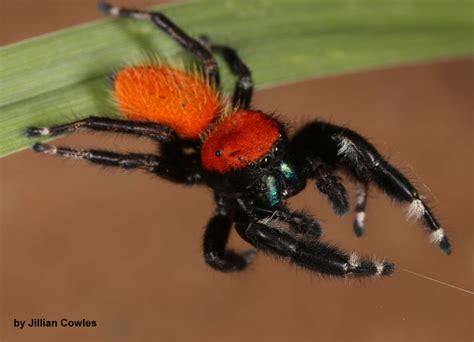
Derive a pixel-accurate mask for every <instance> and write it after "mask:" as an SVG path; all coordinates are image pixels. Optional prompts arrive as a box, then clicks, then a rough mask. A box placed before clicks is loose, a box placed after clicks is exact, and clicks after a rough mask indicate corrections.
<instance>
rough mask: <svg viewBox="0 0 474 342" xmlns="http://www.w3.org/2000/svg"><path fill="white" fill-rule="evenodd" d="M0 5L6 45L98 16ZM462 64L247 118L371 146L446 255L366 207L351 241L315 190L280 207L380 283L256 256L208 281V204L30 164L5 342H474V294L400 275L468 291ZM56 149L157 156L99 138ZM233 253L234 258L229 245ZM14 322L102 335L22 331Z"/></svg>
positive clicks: (148, 180)
mask: <svg viewBox="0 0 474 342" xmlns="http://www.w3.org/2000/svg"><path fill="white" fill-rule="evenodd" d="M119 3H120V4H123V5H128V6H134V7H144V6H149V5H152V4H156V3H158V1H141V0H140V1H139V0H133V1H125V0H122V1H120V2H119ZM0 4H1V5H0V6H1V8H0V15H1V18H0V25H1V26H0V35H1V36H0V43H1V44H2V45H3V44H7V43H12V42H15V41H18V40H20V39H25V38H28V37H31V36H34V35H38V34H41V33H45V32H49V31H53V30H57V29H60V28H64V27H69V26H72V25H76V24H79V23H83V22H87V21H90V20H94V19H98V18H100V17H101V16H100V15H99V14H98V13H97V12H96V11H95V1H91V0H87V1H85V0H81V1H79V0H75V1H72V0H69V1H64V0H48V1H46V0H42V1H38V0H37V1H34V0H29V1H26V0H16V1H15V0H2V1H1V3H0ZM473 66H474V64H473V60H472V59H464V60H456V61H454V60H453V61H442V62H437V63H429V64H423V65H411V66H403V67H398V68H393V69H386V70H376V71H371V72H359V73H353V74H349V75H345V76H337V77H330V78H322V79H315V80H312V81H307V82H302V83H297V84H291V85H286V86H281V87H275V88H272V89H267V90H264V91H258V92H257V94H256V97H255V107H258V108H262V109H264V110H269V111H273V110H276V111H277V112H278V113H280V114H281V115H282V116H283V117H285V118H286V119H288V120H289V121H291V122H293V123H294V125H295V126H296V127H298V126H300V125H302V124H304V123H305V122H307V121H309V120H312V119H314V118H323V119H327V120H331V121H332V122H335V123H339V124H347V125H349V126H350V127H352V128H354V129H356V130H358V131H359V132H361V133H362V134H364V135H365V136H367V137H370V138H371V139H372V142H373V143H374V144H375V145H376V146H377V147H378V148H379V149H380V150H381V151H382V152H383V153H384V154H386V155H387V156H390V160H391V161H392V162H393V163H394V164H395V165H396V166H398V167H399V168H400V169H401V170H403V171H404V172H405V174H406V175H408V176H409V177H410V179H412V180H413V181H414V183H415V184H416V185H417V186H418V187H419V189H420V191H421V192H422V193H423V194H424V195H425V196H426V197H427V198H428V201H429V202H430V203H431V205H432V206H433V208H434V210H435V212H436V213H437V214H438V216H439V217H440V219H441V221H442V223H443V225H444V226H445V228H446V230H447V231H448V233H449V236H450V237H451V239H452V241H453V245H454V251H453V254H452V255H451V256H450V257H446V256H444V255H443V254H442V253H441V252H440V251H439V250H438V249H437V248H436V247H435V246H433V245H430V244H429V243H428V236H427V235H426V234H424V232H422V230H423V229H422V228H421V227H420V226H419V225H418V224H416V223H413V222H407V221H406V220H405V217H404V213H403V210H404V208H399V207H397V206H395V205H394V204H393V203H391V201H390V200H388V199H387V198H385V197H384V196H383V195H382V194H380V193H377V192H376V191H372V193H371V195H370V198H369V204H368V212H367V214H368V219H367V226H368V231H367V234H366V236H365V237H364V238H362V239H357V238H356V237H355V236H354V235H353V233H352V229H351V223H352V218H353V217H352V215H348V216H347V217H344V218H338V217H336V216H335V215H334V214H333V213H332V212H331V211H330V209H329V207H328V205H327V203H326V201H325V199H324V198H322V196H321V195H320V194H319V193H318V192H317V191H316V190H315V189H314V188H312V187H309V188H308V189H307V190H305V191H304V193H303V194H301V195H300V196H298V197H297V198H295V199H294V200H293V201H292V202H291V204H292V206H293V207H295V208H306V209H308V211H310V212H311V213H312V214H313V215H315V216H316V217H318V218H319V219H320V220H321V222H322V224H323V225H324V227H325V237H324V239H326V240H331V241H335V242H338V244H339V245H340V246H343V247H344V248H346V249H348V250H352V249H354V250H358V251H360V252H362V253H365V254H367V255H377V256H380V257H385V258H387V260H390V261H393V262H395V263H396V264H397V266H398V270H397V272H396V273H395V275H394V276H393V277H391V278H389V279H383V280H372V279H368V280H365V281H352V280H347V281H345V280H335V279H328V278H321V277H319V276H316V275H313V274H309V273H308V272H305V271H302V270H300V269H295V268H292V267H289V266H288V265H287V264H286V263H284V262H281V261H277V260H274V259H272V258H269V257H266V256H264V255H259V256H258V257H257V259H256V261H255V263H254V265H253V266H252V267H251V268H250V269H249V270H247V271H245V272H243V273H241V274H220V273H217V272H215V271H213V270H211V269H210V268H209V267H207V266H206V265H205V263H204V261H203V258H202V256H201V254H202V252H201V237H202V234H203V230H204V226H205V225H206V223H207V220H208V219H209V218H210V216H211V215H212V213H213V210H214V206H213V202H212V195H211V193H210V191H209V190H207V189H204V188H183V187H180V186H176V185H174V184H171V183H167V182H165V181H163V180H160V179H158V178H155V177H152V176H150V175H147V174H144V173H141V172H124V171H120V170H115V169H101V168H98V167H94V166H91V165H86V164H84V163H81V162H72V161H65V160H63V159H59V158H52V157H48V156H44V155H37V154H33V153H32V152H30V151H24V152H20V153H16V154H14V155H11V156H9V157H6V158H3V159H2V160H0V163H1V169H0V170H1V199H0V200H1V207H0V208H1V231H0V233H1V235H0V241H1V254H0V255H1V259H0V272H1V275H0V277H1V279H0V280H1V285H0V310H1V317H0V339H1V341H241V340H246V341H471V340H472V339H473V335H474V334H473V328H472V321H473V320H472V318H473V301H472V295H470V294H467V293H465V292H462V291H459V290H456V289H453V288H450V287H447V286H444V285H441V284H438V283H436V282H433V281H430V280H426V279H422V278H419V277H416V276H414V275H412V274H409V273H406V272H404V271H403V270H402V269H403V268H405V269H408V270H411V271H415V272H419V273H421V274H424V275H427V276H430V277H433V278H436V279H438V280H440V281H443V282H446V283H450V284H454V285H456V286H459V287H462V288H465V289H469V290H471V291H472V290H473V289H474V282H473V273H472V270H473V255H472V241H473V240H472V237H473V236H472V228H473V205H472V195H473V178H472V175H473V165H472V161H473V160H472V149H473V138H472V134H473V122H472V120H473V98H472V94H474V85H473V76H474V72H473ZM45 124H46V123H45ZM56 143H57V144H64V145H70V146H84V147H86V146H103V147H108V148H113V149H116V150H120V149H129V148H130V149H133V150H137V151H144V150H145V151H152V150H153V146H152V145H151V144H149V143H147V142H146V141H144V140H137V139H131V138H127V137H123V136H120V137H116V136H113V137H110V136H107V135H99V134H94V135H91V134H85V133H82V134H77V135H74V136H69V137H66V138H62V139H59V140H57V141H56ZM350 189H353V187H350ZM231 245H232V246H234V247H236V248H245V243H243V242H241V241H240V239H239V238H237V237H235V236H233V237H232V240H231ZM14 318H16V319H22V320H30V319H31V318H47V319H56V320H59V319H61V318H68V319H82V318H86V319H89V320H96V321H97V324H98V326H97V327H96V328H89V329H79V328H52V329H46V328H44V329H40V328H37V329H32V328H30V329H24V330H21V331H20V330H18V329H14V328H13V319H14Z"/></svg>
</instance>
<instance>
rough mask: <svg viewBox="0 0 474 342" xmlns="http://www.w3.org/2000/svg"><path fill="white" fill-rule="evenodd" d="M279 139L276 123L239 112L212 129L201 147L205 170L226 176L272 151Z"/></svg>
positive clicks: (263, 116) (254, 113) (255, 113)
mask: <svg viewBox="0 0 474 342" xmlns="http://www.w3.org/2000/svg"><path fill="white" fill-rule="evenodd" d="M278 138H280V128H279V125H278V123H277V122H276V121H275V120H273V119H272V118H271V117H269V116H268V115H266V114H264V113H262V112H260V111H254V110H238V111H236V112H234V113H232V114H231V115H230V116H229V117H227V118H225V119H224V120H223V121H222V122H221V123H220V124H219V125H218V126H217V127H216V128H214V129H213V130H212V131H211V133H210V134H209V136H208V137H207V139H206V140H205V141H204V143H203V146H202V154H201V158H202V164H203V166H204V168H205V169H206V170H208V171H216V172H218V173H221V174H223V173H226V172H228V171H230V170H233V169H241V168H244V167H247V166H248V165H249V164H250V163H251V162H255V161H257V160H259V159H260V158H261V157H263V156H264V155H265V154H267V153H268V152H270V151H271V149H272V146H273V145H274V144H275V142H276V141H277V140H278Z"/></svg>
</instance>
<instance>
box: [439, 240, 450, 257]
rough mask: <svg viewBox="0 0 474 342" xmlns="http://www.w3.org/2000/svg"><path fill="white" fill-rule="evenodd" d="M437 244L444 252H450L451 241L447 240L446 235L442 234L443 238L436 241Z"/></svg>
mask: <svg viewBox="0 0 474 342" xmlns="http://www.w3.org/2000/svg"><path fill="white" fill-rule="evenodd" d="M438 246H439V248H441V250H442V251H443V253H444V254H446V255H450V254H451V242H449V240H448V238H447V237H446V236H443V238H442V239H441V240H440V241H439V242H438Z"/></svg>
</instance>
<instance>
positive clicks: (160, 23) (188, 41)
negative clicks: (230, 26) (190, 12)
mask: <svg viewBox="0 0 474 342" xmlns="http://www.w3.org/2000/svg"><path fill="white" fill-rule="evenodd" d="M97 8H98V9H99V11H101V12H102V13H104V14H106V15H110V16H113V17H123V18H134V19H140V20H151V21H152V22H153V23H154V24H155V25H156V26H157V27H158V28H159V29H160V30H162V31H164V32H166V33H167V34H168V35H169V36H170V37H172V38H173V39H174V40H175V41H176V42H178V43H179V44H180V45H181V46H182V47H183V48H185V49H186V50H188V51H189V52H191V53H192V54H194V55H195V56H196V57H197V58H198V59H199V60H200V61H201V63H202V65H203V68H204V72H205V74H206V76H207V77H208V79H209V81H210V82H211V83H212V84H214V85H215V86H216V87H219V86H220V78H219V69H218V67H217V62H216V60H215V58H214V56H213V55H212V53H211V51H209V49H207V48H206V47H205V46H204V45H203V44H202V43H201V42H199V41H198V40H196V39H194V38H191V37H190V36H189V35H187V34H186V33H185V32H184V31H183V30H182V29H180V28H179V27H178V26H176V24H175V23H173V22H172V21H171V20H170V19H169V18H168V17H166V16H165V15H164V14H163V13H160V12H149V11H143V10H137V9H129V8H121V7H117V6H113V5H111V4H109V3H106V2H103V1H98V3H97Z"/></svg>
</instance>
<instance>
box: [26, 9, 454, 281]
mask: <svg viewBox="0 0 474 342" xmlns="http://www.w3.org/2000/svg"><path fill="white" fill-rule="evenodd" d="M99 9H100V10H101V11H103V12H104V13H105V14H108V15H112V16H117V17H130V18H135V19H145V20H151V21H152V22H153V23H154V24H155V25H156V26H158V28H160V29H162V30H164V31H165V32H167V33H168V34H170V36H171V37H173V38H174V39H175V40H176V41H177V42H178V43H179V44H181V45H182V46H183V47H184V48H185V49H187V50H188V51H190V52H192V53H193V54H194V55H195V56H196V57H197V58H198V59H199V60H200V62H201V64H202V66H203V71H204V74H205V77H206V79H207V80H208V81H209V82H210V84H212V86H213V87H215V89H219V83H220V79H219V70H218V68H217V64H216V61H215V59H214V56H213V53H217V54H221V55H222V56H223V57H224V59H225V61H226V63H227V64H228V65H229V67H230V69H231V71H232V72H233V74H234V75H235V76H236V77H237V82H236V86H235V91H234V94H233V98H232V103H233V106H234V107H233V109H232V111H231V113H230V114H228V116H227V117H221V118H218V117H216V118H214V117H212V116H211V119H212V120H211V119H209V122H207V123H205V124H203V127H206V129H208V130H209V132H208V134H207V136H205V137H204V138H202V139H198V138H196V137H197V136H196V135H195V136H192V137H191V133H186V134H188V136H184V133H183V132H184V131H183V130H181V131H180V129H177V128H174V129H173V128H172V127H171V126H169V125H165V124H163V123H162V122H160V121H159V120H158V122H154V121H144V120H117V119H109V118H99V117H89V118H86V119H84V120H80V121H76V122H72V123H69V124H64V125H60V126H53V127H48V128H37V127H32V128H29V129H28V130H27V131H26V135H27V136H28V137H32V136H46V135H56V134H61V133H65V132H71V131H74V130H76V129H79V128H87V129H91V130H98V131H112V132H121V133H128V134H134V135H139V136H146V137H149V138H151V139H153V140H154V141H156V142H157V144H159V146H160V153H159V154H156V155H155V154H139V153H128V154H120V153H116V152H110V151H104V150H73V149H69V148H66V147H55V146H50V145H46V144H42V143H36V144H35V145H34V146H33V149H34V150H35V151H37V152H44V153H49V154H55V155H60V156H64V157H70V158H78V159H83V160H87V161H89V162H92V163H96V164H101V165H106V166H114V167H120V168H126V169H143V170H145V171H147V172H151V173H153V174H155V175H158V176H160V177H163V178H165V179H167V180H170V181H172V182H175V183H179V184H185V185H193V184H200V185H204V186H208V187H210V188H212V189H213V191H214V196H215V202H216V206H217V209H216V213H215V214H214V216H213V217H212V218H211V220H210V221H209V223H208V225H207V228H206V232H205V234H204V242H203V252H204V257H205V260H206V262H207V263H208V264H209V265H210V266H211V267H213V268H214V269H216V270H219V271H223V272H231V271H238V270H242V269H244V268H245V267H246V266H247V265H248V264H249V263H250V262H251V261H252V259H253V256H254V253H255V251H253V250H252V251H247V252H244V253H237V252H235V251H232V250H230V249H228V248H227V247H226V244H227V240H228V237H229V234H230V231H231V228H232V227H233V226H235V229H236V231H237V232H238V234H239V235H240V236H241V237H242V238H243V239H244V240H246V241H247V242H248V243H250V244H251V245H253V246H254V247H256V249H257V250H261V251H263V252H266V253H269V254H272V255H276V256H279V257H283V258H287V259H289V261H290V262H291V263H293V264H295V265H298V266H301V267H304V268H306V269H309V270H312V271H315V272H319V273H323V274H329V275H334V276H385V275H390V274H391V273H392V272H393V270H394V265H393V264H391V263H386V262H382V261H371V260H366V259H361V258H360V257H359V256H358V255H357V254H356V253H352V254H347V253H345V252H344V251H341V250H340V249H338V248H336V247H334V246H331V245H328V244H326V243H324V242H322V241H321V240H320V235H321V228H320V226H319V224H318V222H317V221H315V220H314V219H313V218H311V217H309V216H308V215H306V214H304V213H303V212H298V211H292V210H290V209H289V208H288V207H287V206H286V201H285V200H286V199H287V198H289V197H292V196H294V195H296V194H298V193H299V192H300V191H301V190H303V189H304V188H305V187H306V185H307V184H308V180H311V183H312V181H313V180H314V181H315V183H316V186H317V188H318V189H319V190H320V191H321V192H322V193H323V194H324V195H326V196H327V199H328V201H329V202H330V204H331V205H332V207H333V209H334V211H335V213H336V214H338V215H343V214H346V213H347V212H348V211H349V201H348V196H347V192H346V189H345V187H344V186H343V184H342V182H341V179H340V178H339V177H338V176H337V175H336V174H335V172H336V171H344V172H346V173H347V174H349V175H350V177H351V178H352V179H353V180H354V181H355V182H356V183H357V184H358V192H357V199H356V206H355V212H356V219H355V221H354V231H355V233H356V234H357V235H358V236H360V235H362V234H363V232H364V218H365V206H366V200H367V192H368V186H369V184H372V185H375V186H376V187H377V188H379V189H381V190H382V191H384V192H385V193H386V194H387V195H388V196H390V197H391V198H393V199H395V200H397V201H398V202H401V203H407V204H409V214H410V215H412V216H415V217H416V218H417V219H419V220H421V221H422V222H423V224H424V225H425V227H427V228H428V229H429V230H430V231H431V236H432V240H433V241H434V242H436V243H437V244H438V245H439V247H440V248H441V249H442V250H443V251H444V252H445V253H446V254H449V253H450V251H451V249H450V244H449V241H448V239H447V237H446V235H445V234H444V231H443V229H442V228H441V227H440V225H439V223H438V221H437V220H436V218H435V217H434V215H433V214H432V212H431V210H430V209H429V208H428V206H427V205H426V204H425V203H424V202H423V200H422V199H421V197H420V196H419V194H418V192H417V190H416V189H415V188H414V186H413V185H412V184H411V183H410V182H409V181H408V179H407V178H406V177H404V176H403V175H402V174H401V173H400V172H399V171H398V170H397V169H396V168H394V167H393V166H391V165H390V164H389V163H388V162H387V161H386V160H385V159H384V158H383V157H382V156H381V155H380V154H379V153H378V152H377V150H376V149H375V147H374V146H372V145H371V144H370V143H369V142H368V141H367V140H366V139H364V138H363V137H362V136H360V135H359V134H357V133H356V132H353V131H351V130H349V129H347V128H344V127H339V126H336V125H333V124H330V123H326V122H320V121H315V122H311V123H309V124H307V125H306V126H304V127H303V128H302V129H300V130H299V131H298V132H296V133H295V134H294V135H293V136H291V137H290V136H288V133H287V132H286V129H285V127H284V125H283V124H282V123H280V122H279V121H278V120H277V119H276V118H274V117H272V116H270V115H267V114H265V113H262V112H260V111H257V110H254V109H251V108H250V104H251V98H252V89H253V83H252V78H251V73H250V70H249V69H248V68H247V66H246V65H245V64H244V63H243V62H242V61H241V59H240V58H239V56H238V55H237V53H236V52H235V51H234V50H233V49H232V48H230V47H227V46H222V45H215V44H213V43H212V42H211V41H210V40H209V39H207V38H205V37H203V38H201V39H200V40H195V39H193V38H191V37H189V36H188V35H187V34H186V33H184V32H183V31H182V30H181V29H179V28H178V27H177V26H176V25H175V24H174V23H173V22H172V21H171V20H169V19H168V18H167V17H165V16H164V15H163V14H161V13H159V12H146V11H139V10H133V9H124V8H119V7H114V6H111V5H109V4H106V3H102V2H100V3H99ZM142 69H143V68H142ZM132 71H133V70H132ZM135 71H136V70H135ZM168 71H169V70H165V71H163V70H161V69H159V70H158V69H150V70H145V71H143V70H142V71H140V72H147V73H148V74H149V73H150V72H153V73H164V72H168ZM171 73H173V75H172V76H173V77H186V75H184V76H183V75H181V74H180V73H179V72H177V71H172V72H171ZM134 75H135V74H133V73H132V76H133V77H135V76H134ZM140 75H141V74H140ZM118 77H120V74H119V75H118ZM166 77H171V76H166ZM165 80H166V79H165ZM115 82H116V83H115V85H116V86H117V82H119V80H118V79H117V78H115ZM143 82H144V81H143ZM192 82H194V81H192ZM196 82H197V81H196ZM204 91H207V90H206V89H204ZM206 103H207V102H206ZM183 107H184V105H183ZM138 114H140V113H138ZM220 115H222V114H220ZM214 119H215V120H214ZM211 121H212V122H211ZM193 125H194V124H191V126H189V127H190V128H194V126H193ZM207 126H209V127H210V129H209V128H208V127H207ZM198 133H199V132H198ZM193 134H195V133H193ZM190 137H191V138H190Z"/></svg>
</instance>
